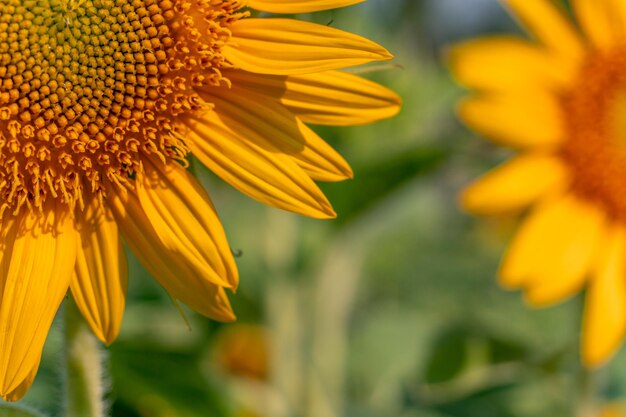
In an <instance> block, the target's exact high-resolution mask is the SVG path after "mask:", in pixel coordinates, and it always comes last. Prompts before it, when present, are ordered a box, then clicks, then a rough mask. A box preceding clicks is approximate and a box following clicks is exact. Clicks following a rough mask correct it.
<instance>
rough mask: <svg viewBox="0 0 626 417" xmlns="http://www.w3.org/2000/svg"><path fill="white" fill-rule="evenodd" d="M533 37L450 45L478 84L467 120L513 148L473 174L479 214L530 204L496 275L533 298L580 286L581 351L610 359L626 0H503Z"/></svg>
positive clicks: (625, 154)
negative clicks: (567, 2) (565, 3)
mask: <svg viewBox="0 0 626 417" xmlns="http://www.w3.org/2000/svg"><path fill="white" fill-rule="evenodd" d="M505 3H506V5H507V6H508V7H509V8H510V10H511V12H512V13H513V14H514V15H515V16H516V17H517V18H518V19H519V21H521V23H522V24H523V25H524V26H525V28H526V29H527V30H528V32H529V33H530V34H531V35H532V36H533V37H534V40H533V41H528V40H525V39H520V38H518V37H514V36H506V37H504V36H498V37H491V38H483V39H477V40H470V41H467V42H466V43H463V44H460V45H458V46H457V47H456V48H454V49H453V50H452V52H451V62H452V68H453V72H454V74H455V76H456V77H457V79H458V80H459V81H460V82H461V83H462V84H464V85H465V86H467V87H469V88H471V89H475V90H476V94H474V95H473V96H470V97H469V98H466V99H465V100H464V101H463V102H462V103H461V104H460V107H459V113H460V116H461V118H462V119H463V120H464V121H465V122H466V123H467V125H469V126H470V127H471V128H473V129H475V130H476V131H478V132H479V133H481V134H484V135H485V136H487V137H490V138H492V139H493V140H495V141H497V142H499V143H501V144H503V145H505V146H508V147H511V148H513V149H515V150H516V151H517V152H518V154H517V155H516V156H515V157H513V158H512V159H511V160H510V161H507V162H505V163H504V164H503V165H501V166H499V167H497V168H495V169H494V170H493V171H491V172H489V173H487V174H486V175H485V176H484V177H482V178H480V179H478V181H476V182H475V183H474V184H472V185H471V186H469V187H468V188H467V189H466V190H465V192H464V194H463V195H462V201H463V204H464V206H465V207H466V208H467V209H469V210H470V211H473V212H477V213H481V214H494V213H500V212H506V211H514V210H519V209H525V208H529V212H528V214H527V216H526V217H525V218H524V220H523V222H522V224H521V225H520V227H519V229H518V231H517V233H516V235H515V237H514V238H513V241H512V243H511V245H510V247H509V249H508V251H507V253H506V254H505V256H504V259H503V261H502V264H501V267H500V271H499V279H500V282H501V283H502V284H503V285H504V286H505V287H510V288H521V289H523V290H524V294H525V298H526V299H527V301H528V302H529V303H530V304H531V305H534V306H546V305H550V304H553V303H555V302H558V301H561V300H564V299H567V298H568V297H570V296H572V295H574V294H576V293H577V292H579V291H581V290H582V289H585V307H584V313H583V323H582V333H581V351H582V360H583V362H584V363H585V364H586V365H588V366H598V365H600V364H602V363H604V362H606V361H607V360H608V359H609V358H610V357H611V356H612V355H613V354H614V353H615V351H616V350H617V349H618V347H619V346H620V344H621V343H622V340H623V338H624V334H625V332H626V181H625V179H626V2H624V1H623V0H572V1H571V6H572V7H571V8H572V10H573V14H574V15H575V19H576V21H577V22H578V23H577V24H573V23H571V21H570V19H569V18H568V17H567V15H566V11H565V10H561V9H560V8H559V7H557V5H556V4H555V2H552V1H549V0H507V1H505Z"/></svg>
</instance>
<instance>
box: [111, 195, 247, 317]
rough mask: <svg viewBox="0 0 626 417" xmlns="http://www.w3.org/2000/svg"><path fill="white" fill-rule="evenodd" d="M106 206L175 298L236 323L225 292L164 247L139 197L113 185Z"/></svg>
mask: <svg viewBox="0 0 626 417" xmlns="http://www.w3.org/2000/svg"><path fill="white" fill-rule="evenodd" d="M107 203H108V204H109V207H110V208H111V211H112V212H113V214H114V216H115V219H116V221H117V223H118V225H119V226H120V230H121V232H122V234H123V236H124V238H125V240H126V243H127V244H128V246H129V247H130V249H131V250H132V251H133V252H134V254H135V256H137V259H139V261H140V262H141V263H142V264H143V266H144V267H145V268H146V269H147V270H148V272H150V274H152V276H153V277H154V279H155V280H156V281H157V282H158V283H159V284H160V285H161V286H162V287H163V288H165V290H167V292H169V293H170V294H171V295H172V297H174V298H175V299H179V300H181V301H182V302H184V303H185V304H187V305H188V306H189V307H191V308H192V309H194V310H195V311H197V312H199V313H201V314H203V315H205V316H207V317H210V318H212V319H214V320H219V321H232V320H235V315H234V314H233V311H232V308H231V306H230V302H229V301H228V297H227V296H226V293H225V292H224V289H223V288H222V287H220V286H218V285H215V284H213V283H212V282H210V281H209V280H208V279H207V277H206V276H204V275H203V274H202V272H201V271H198V270H197V269H196V268H194V266H193V265H192V264H191V263H189V262H187V260H185V259H183V258H181V257H180V256H176V255H175V254H173V253H172V252H171V251H169V250H167V249H166V248H165V247H164V246H163V244H161V240H160V238H159V236H158V234H157V232H156V231H155V230H154V227H153V226H152V224H151V223H150V220H148V217H147V216H146V214H145V213H144V211H143V209H142V208H141V204H140V203H139V199H138V198H137V196H135V195H134V194H132V193H131V192H129V191H122V190H119V189H117V188H115V187H114V186H111V187H110V191H109V195H108V197H107Z"/></svg>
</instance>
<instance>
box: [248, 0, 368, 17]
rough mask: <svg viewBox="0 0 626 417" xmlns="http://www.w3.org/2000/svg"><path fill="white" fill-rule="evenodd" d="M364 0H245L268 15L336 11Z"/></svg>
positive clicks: (250, 5)
mask: <svg viewBox="0 0 626 417" xmlns="http://www.w3.org/2000/svg"><path fill="white" fill-rule="evenodd" d="M364 1H365V0H247V1H246V4H247V5H248V6H249V7H252V8H253V9H256V10H260V11H263V12H270V13H285V14H294V13H310V12H319V11H321V10H329V9H338V8H340V7H346V6H351V5H353V4H357V3H362V2H364Z"/></svg>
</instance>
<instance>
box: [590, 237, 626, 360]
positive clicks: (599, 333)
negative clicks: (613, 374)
mask: <svg viewBox="0 0 626 417" xmlns="http://www.w3.org/2000/svg"><path fill="white" fill-rule="evenodd" d="M600 244H601V249H600V250H598V252H597V253H598V255H599V256H598V258H599V259H598V262H597V264H596V265H595V269H594V272H593V278H592V279H591V282H590V284H589V288H588V291H587V297H586V302H585V311H584V315H583V332H582V340H581V342H582V355H583V361H584V362H585V364H587V365H589V366H598V365H601V364H602V363H604V362H606V361H607V359H608V358H609V357H611V356H612V355H613V354H614V353H615V351H616V350H617V348H618V347H619V346H620V345H621V343H622V341H623V340H624V335H626V281H624V276H626V256H625V255H626V230H624V228H623V227H619V228H618V229H617V230H615V231H613V232H611V233H610V234H609V235H608V239H606V241H604V240H601V241H600Z"/></svg>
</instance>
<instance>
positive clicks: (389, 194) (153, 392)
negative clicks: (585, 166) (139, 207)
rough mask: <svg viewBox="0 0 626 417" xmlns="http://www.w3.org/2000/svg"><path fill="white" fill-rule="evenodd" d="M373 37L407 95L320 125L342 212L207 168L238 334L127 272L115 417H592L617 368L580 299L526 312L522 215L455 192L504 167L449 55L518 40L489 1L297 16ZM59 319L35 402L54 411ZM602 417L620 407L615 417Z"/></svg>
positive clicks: (621, 387)
mask: <svg viewBox="0 0 626 417" xmlns="http://www.w3.org/2000/svg"><path fill="white" fill-rule="evenodd" d="M299 18H302V19H310V20H314V21H317V22H320V23H324V24H332V25H333V26H335V27H338V28H342V29H346V30H350V31H353V32H355V33H359V34H362V35H364V36H367V37H369V38H371V39H373V40H375V41H377V42H379V43H381V44H383V45H385V46H386V47H388V48H389V49H390V50H391V51H392V52H393V53H394V54H395V55H396V59H395V61H393V63H392V64H388V65H387V64H385V65H383V66H379V65H376V66H372V67H369V68H366V69H360V70H359V71H361V72H363V75H364V76H366V77H368V78H371V79H375V80H377V81H380V82H381V83H383V84H384V85H387V86H389V87H391V88H392V89H394V90H395V91H397V92H398V93H399V94H400V95H401V96H402V97H403V99H404V108H403V111H402V113H401V115H400V116H398V117H397V118H395V119H393V120H388V121H385V122H382V123H378V124H376V125H373V126H364V127H347V128H332V129H329V128H320V129H319V131H320V132H321V133H322V134H323V136H324V137H325V138H327V139H328V141H329V142H330V143H331V144H332V145H333V146H335V147H336V148H337V149H339V150H340V151H341V153H342V154H343V155H344V156H345V157H346V159H347V160H348V161H350V162H351V164H352V166H353V168H354V171H355V179H354V180H353V181H349V182H343V183H336V184H323V185H322V187H323V189H324V190H325V192H326V193H327V195H328V196H329V198H330V200H331V201H332V202H333V204H334V206H335V208H336V211H337V212H338V214H339V217H338V219H337V220H335V221H316V220H310V219H306V218H302V217H298V216H296V215H293V214H289V213H284V212H279V211H278V210H273V209H268V208H266V207H264V206H262V205H261V204H258V203H256V202H254V201H252V200H250V199H248V198H246V197H244V196H242V195H241V194H239V193H238V192H237V191H235V190H234V189H232V188H230V187H228V186H226V185H225V184H224V183H222V182H220V181H219V180H218V179H217V178H216V177H214V176H213V175H212V174H210V173H208V172H205V171H202V170H201V168H197V171H198V175H199V176H200V177H201V179H202V181H203V182H204V184H205V185H206V187H207V188H208V189H209V191H210V193H211V195H212V197H213V199H214V202H215V204H216V206H217V208H218V210H219V212H220V213H221V217H222V220H223V223H224V226H225V229H226V231H227V233H228V236H229V239H230V243H231V246H232V247H233V249H234V250H235V251H236V252H237V254H238V255H239V257H238V265H239V268H240V271H241V277H242V279H241V287H240V290H239V291H238V293H237V294H236V295H233V296H232V297H231V299H232V302H233V305H234V307H235V311H236V313H237V315H238V321H237V322H236V323H235V324H228V325H222V324H219V323H215V322H211V321H209V320H207V319H205V318H203V317H200V316H199V315H197V314H195V313H193V312H189V311H186V313H185V315H186V317H187V320H188V321H189V326H188V325H187V324H186V322H185V319H184V318H183V317H182V316H181V314H180V312H179V311H178V310H177V308H176V307H175V306H174V305H173V303H172V302H171V300H170V299H169V298H168V297H167V295H166V294H165V292H164V291H162V290H161V289H160V288H159V287H158V286H157V285H156V284H155V283H154V282H153V281H152V280H151V278H150V277H149V276H148V275H147V274H146V272H145V271H143V269H142V268H141V267H140V266H139V264H138V263H137V261H136V260H134V259H133V260H131V283H130V289H129V297H128V303H127V306H128V307H127V311H126V315H125V318H124V323H123V327H122V332H121V335H120V337H119V340H118V341H117V342H115V343H114V344H113V345H112V346H111V347H110V348H108V349H106V351H107V356H108V358H109V360H110V365H109V368H110V378H109V384H110V385H111V389H110V394H109V403H110V407H111V410H112V415H113V417H491V416H494V417H495V416H497V417H509V416H510V417H543V416H545V417H555V416H588V417H591V416H600V414H598V413H596V412H595V411H589V410H594V409H596V408H597V409H599V408H602V407H603V405H604V404H609V403H614V402H618V401H619V400H620V396H622V395H624V393H625V392H626V355H625V354H624V353H621V354H619V355H618V356H617V357H616V358H615V360H614V361H613V362H612V363H611V364H610V365H609V366H607V367H605V368H603V369H601V370H597V371H593V372H589V371H585V370H584V369H582V368H581V366H580V364H579V357H578V339H579V327H580V326H579V323H580V311H581V307H582V302H581V299H582V297H578V298H576V299H573V300H570V301H568V302H566V303H564V304H562V305H560V306H557V307H554V308H551V309H546V310H531V309H528V308H527V306H525V305H524V302H523V301H522V299H521V297H520V295H519V294H517V293H509V292H506V291H504V290H502V289H500V288H499V287H498V286H497V284H496V283H495V275H496V270H497V266H498V259H499V257H500V256H501V254H502V252H503V250H504V248H505V246H506V242H507V241H508V239H509V238H510V236H511V234H512V232H513V231H514V229H515V225H516V222H517V219H516V218H511V217H508V218H495V219H494V218H491V219H474V218H471V217H469V216H467V215H466V214H463V213H461V212H460V211H459V209H458V206H457V195H458V193H459V190H460V189H461V188H462V187H463V186H464V185H466V184H467V183H468V182H469V181H470V180H471V179H472V178H474V177H476V176H477V175H478V174H480V173H482V172H484V171H486V170H487V169H488V168H489V167H491V166H493V165H495V164H496V163H498V162H499V161H501V160H502V159H504V158H505V157H506V156H507V155H508V154H507V151H505V150H502V149H500V148H497V147H496V146H493V145H490V144H489V143H487V142H486V141H483V140H481V139H479V138H477V137H476V136H475V135H473V134H472V133H470V132H468V131H467V130H466V129H465V128H463V127H462V126H461V125H460V124H459V123H458V122H457V121H456V120H455V116H454V106H455V101H456V100H457V99H458V98H459V97H460V96H462V94H463V92H462V91H461V90H460V88H458V87H456V86H455V84H454V82H453V81H452V80H451V79H450V77H449V75H448V74H447V72H446V69H445V52H446V47H447V46H448V45H450V44H452V43H453V42H455V41H458V40H460V39H464V38H468V37H472V36H476V35H479V34H485V33H493V32H508V33H511V32H516V33H518V32H519V29H517V28H516V27H515V25H514V23H513V22H512V20H511V19H510V18H509V17H507V15H506V13H505V12H504V11H503V10H502V8H501V6H500V5H499V4H498V2H497V0H370V1H368V2H367V3H364V4H360V5H357V6H353V7H349V8H346V9H342V10H337V11H331V12H324V13H317V14H315V15H304V16H299ZM61 327H62V323H61V322H60V320H57V322H55V325H54V327H53V330H52V332H51V334H50V336H49V338H48V342H47V345H46V349H45V354H44V361H43V365H42V368H41V371H40V373H39V375H38V377H37V380H36V383H35V385H34V387H33V389H32V390H31V391H30V392H29V394H28V395H27V397H26V398H25V400H24V402H25V403H27V404H29V405H32V406H34V407H35V408H38V409H41V410H45V411H48V412H51V413H53V415H60V414H59V413H60V411H59V409H60V404H61V399H60V396H61V391H60V386H61V384H60V376H59V374H58V365H59V363H60V361H61V355H62V354H63V352H62V347H61V338H60V331H61ZM605 415H606V416H608V415H609V414H605Z"/></svg>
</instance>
